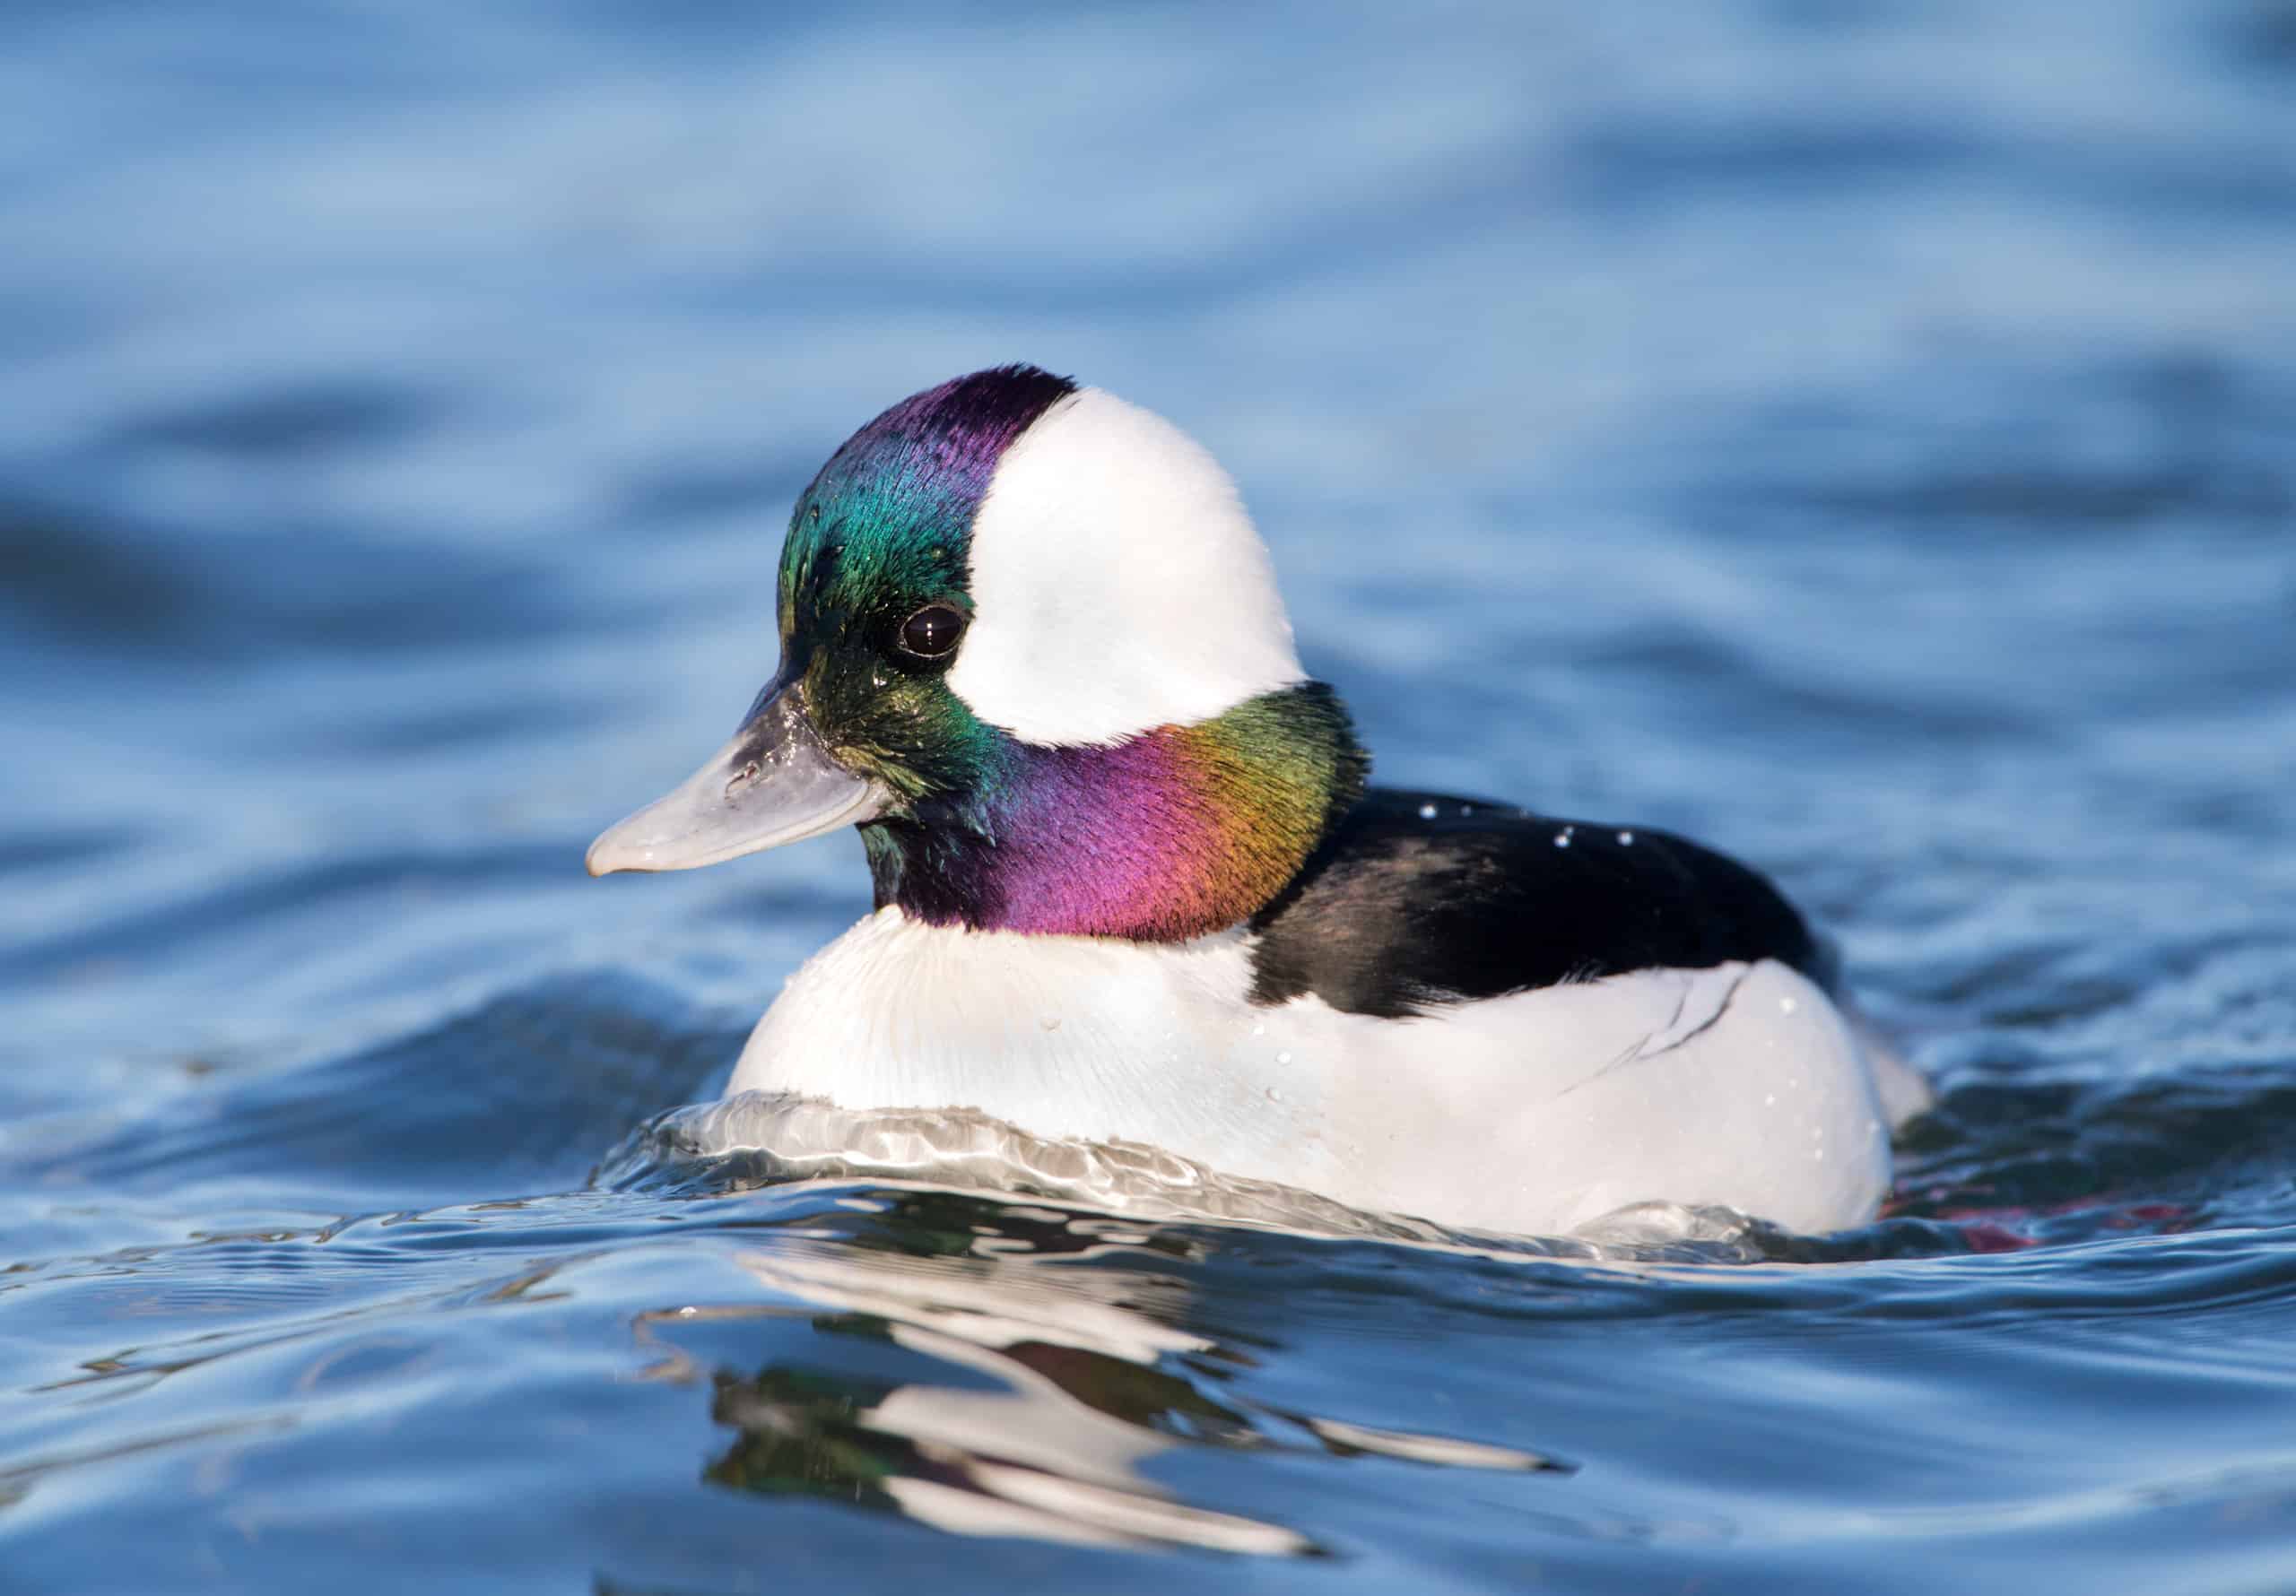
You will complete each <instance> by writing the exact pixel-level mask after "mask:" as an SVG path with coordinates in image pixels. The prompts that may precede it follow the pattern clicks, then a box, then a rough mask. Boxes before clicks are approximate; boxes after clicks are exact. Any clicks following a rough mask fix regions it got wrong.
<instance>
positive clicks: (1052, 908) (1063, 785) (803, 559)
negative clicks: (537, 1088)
mask: <svg viewBox="0 0 2296 1596" xmlns="http://www.w3.org/2000/svg"><path fill="white" fill-rule="evenodd" d="M778 596H779V603H778V629H779V633H780V645H781V663H780V667H779V669H778V671H777V672H775V673H774V676H773V679H772V680H771V681H769V682H768V683H767V684H766V686H765V688H764V690H762V691H761V692H760V693H759V694H758V696H757V698H756V701H755V702H754V703H752V705H751V707H750V709H749V712H748V714H747V715H746V716H744V719H743V722H742V724H741V728H740V729H739V730H738V731H737V732H735V734H734V737H733V740H732V741H731V742H727V743H726V746H725V747H723V748H722V749H720V750H718V752H717V753H716V754H714V755H712V756H711V757H710V759H709V763H707V764H706V765H704V766H703V767H702V768H700V770H699V771H697V772H695V773H694V775H693V776H691V778H690V779H689V780H687V781H686V782H685V784H684V785H682V786H680V787H679V788H677V789H676V790H675V791H674V792H673V793H671V794H669V795H668V796H666V797H665V798H663V799H661V800H660V801H659V802H656V803H654V804H652V805H650V806H648V808H646V809H643V810H640V811H639V812H638V813H636V814H634V815H632V816H631V817H630V818H629V819H628V820H624V821H622V823H621V824H620V825H618V826H615V827H614V828H612V829H611V830H609V831H607V832H606V833H605V834H604V836H602V837H599V838H598V839H597V841H596V842H595V843H593V844H592V845H591V846H590V852H589V869H590V872H591V873H592V874H593V875H604V874H606V873H608V872H613V871H622V870H685V869H690V868H692V867H694V866H697V865H702V864H714V863H718V862H719V861H721V860H726V859H731V858H735V857H736V856H738V855H740V854H749V853H754V852H756V851H757V850H759V849H761V848H770V847H774V846H778V845H779V844H782V843H785V842H795V841H797V840H798V839H800V838H802V837H813V836H817V835H819V834H821V833H822V832H826V831H831V830H834V829H837V828H839V827H843V826H848V825H851V826H858V827H859V828H860V829H861V836H862V840H863V842H864V844H865V846H866V848H867V851H868V856H869V864H870V870H871V872H872V874H873V876H874V879H875V884H876V897H877V903H878V906H879V907H880V908H882V907H884V906H887V905H889V904H890V905H898V906H900V908H901V909H902V910H903V911H904V912H905V913H907V914H909V915H913V916H915V917H917V918H919V919H922V920H925V921H927V922H930V923H932V924H954V925H965V926H969V927H971V928H974V929H978V930H1005V931H1020V932H1043V933H1049V934H1066V935H1093V936H1120V937H1130V938H1135V939H1137V940H1142V941H1178V940H1181V939H1185V938H1187V937H1193V936H1197V935H1201V934H1203V933H1205V932H1210V931H1214V930H1217V929H1219V928H1221V927H1222V926H1226V925H1231V924H1236V923H1237V922H1239V921H1241V920H1244V919H1247V918H1248V917H1249V916H1250V915H1252V914H1254V913H1255V912H1257V910H1258V909H1259V908H1261V907H1262V906H1265V904H1266V903H1267V902H1268V901H1269V900H1270V899H1272V898H1274V897H1275V895H1276V894H1277V893H1278V892H1279V891H1281V890H1282V889H1283V885H1284V884H1285V883H1286V882H1287V881H1289V880H1291V877H1292V875H1293V874H1295V873H1296V872H1298V870H1299V868H1300V865H1301V864H1302V863H1305V862H1306V860H1307V858H1308V856H1309V854H1310V853H1311V852H1312V851H1313V850H1314V848H1315V846H1316V845H1317V843H1318V841H1320V840H1321V839H1322V837H1324V835H1325V834H1326V832H1327V831H1328V829H1329V828H1330V827H1331V826H1332V825H1333V824H1334V823H1335V821H1336V820H1337V819H1338V818H1339V816H1340V815H1342V814H1344V812H1345V811H1346V810H1347V809H1348V808H1349V807H1350V806H1352V804H1353V802H1355V800H1356V798H1357V797H1358V796H1359V795H1360V794H1361V790H1362V785H1363V779H1364V775H1365V770H1366V762H1365V759H1364V758H1363V755H1362V753H1361V750H1360V749H1359V748H1358V746H1357V744H1356V742H1355V739H1354V735H1353V733H1352V728H1351V726H1350V724H1349V722H1348V718H1347V713H1346V711H1345V709H1344V707H1342V706H1341V705H1340V703H1339V700H1338V699H1337V698H1336V697H1335V696H1334V695H1333V694H1332V692H1331V691H1330V690H1329V689H1327V688H1326V687H1324V686H1323V685H1322V684H1320V683H1317V682H1311V681H1308V680H1307V679H1306V676H1305V674H1304V672H1302V671H1301V670H1300V662H1299V656H1298V655H1297V653H1296V652H1295V650H1294V648H1293V646H1292V640H1291V623H1290V621H1289V620H1287V619H1286V617H1285V615H1284V612H1283V601H1282V599H1281V598H1280V597H1279V596H1278V594H1277V593H1276V589H1275V577H1274V569H1273V568H1272V566H1271V564H1270V562H1269V559H1268V556H1267V551H1266V548H1265V545H1264V544H1262V542H1260V539H1259V536H1258V534H1257V532H1255V531H1254V529H1253V527H1252V525H1251V522H1250V519H1249V518H1248V516H1246V515H1245V513H1244V509H1243V506H1242V504H1241V503H1240V501H1239V499H1238V498H1237V496H1236V491H1235V488H1234V485H1233V484H1232V483H1231V481H1229V479H1228V476H1227V473H1224V472H1223V471H1222V470H1221V469H1220V467H1219V465H1218V464H1216V463H1215V462H1214V461H1213V459H1212V457H1211V456H1210V455H1208V454H1206V453H1205V451H1204V450H1203V449H1202V448H1201V447H1198V446H1197V445H1196V444H1195V443H1194V442H1192V441H1191V440H1190V439H1188V438H1187V437H1186V436H1184V435H1183V434H1182V433H1181V432H1180V431H1179V430H1178V429H1176V428H1174V427H1173V426H1172V425H1171V424H1170V422H1167V421H1163V420H1161V418H1159V417H1157V416H1154V415H1152V414H1150V413H1149V412H1146V411H1144V410H1141V409H1139V408H1137V407H1135V406H1133V405H1130V404H1126V403H1124V402H1123V401H1122V400H1120V399H1117V398H1114V397H1112V396H1111V395H1108V394H1105V393H1102V392H1100V391H1099V390H1097V389H1091V388H1079V387H1077V386H1075V385H1074V383H1071V382H1069V381H1067V380H1066V379H1065V378H1062V377H1054V376H1052V375H1050V374H1049V373H1047V372H1044V371H1039V370H1038V369H1035V368H1033V367H1029V366H1006V367H1000V368H998V369H995V370H990V371H980V372H975V373H973V374H972V375H971V376H969V377H958V378H957V379H955V380H954V381H952V382H947V383H944V384H942V385H941V386H938V387H935V388H929V389H927V390H926V391H925V392H923V393H921V394H918V395H913V396H911V397H909V398H908V399H905V400H903V401H902V402H901V403H899V404H896V405H894V406H893V407H892V408H891V410H888V411H886V412H884V413H883V415H881V416H879V417H878V418H877V419H876V420H875V421H871V422H870V423H869V424H868V425H867V426H865V427H864V428H862V429H861V430H860V431H858V432H857V433H855V434H854V435H853V436H852V437H851V438H848V439H847V440H846V442H845V444H844V446H843V447H840V448H839V450H838V451H837V453H836V454H835V455H832V456H831V459H830V462H829V464H826V465H824V466H823V467H822V470H821V473H820V474H819V475H818V476H816V477H815V478H814V479H813V483H812V485H811V486H809V487H808V488H807V489H806V490H805V491H804V494H803V495H802V496H800V497H799V499H798V500H797V506H796V511H795V513H794V514H793V515H792V516H791V517H790V522H789V531H788V535H787V540H786V541H785V542H784V543H783V545H782V550H781V568H780V584H779V595H778Z"/></svg>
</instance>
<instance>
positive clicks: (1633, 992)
mask: <svg viewBox="0 0 2296 1596" xmlns="http://www.w3.org/2000/svg"><path fill="white" fill-rule="evenodd" d="M1249 985H1250V955H1249V949H1248V943H1247V941H1245V939H1244V937H1243V936H1242V935H1240V934H1239V933H1238V932H1222V933H1221V934H1219V935H1217V936H1213V937H1208V938H1205V939H1203V940H1202V941H1196V942H1191V943H1187V944H1184V945H1181V946H1178V947H1170V948H1160V947H1151V946H1145V945H1141V944H1135V943H1127V942H1121V941H1113V940H1104V939H1091V938H1083V937H1043V936H1021V935H1017V934H1012V933H1005V932H968V931H955V930H940V929H935V928H933V927H929V926H925V925H921V924H918V923H916V922H913V921H910V920H908V919H906V918H905V917H903V916H902V915H900V912H899V911H898V910H894V909H887V910H883V911H881V912H879V913H878V914H876V915H873V916H871V917H870V918H868V919H866V920H864V921H863V922H862V923H861V924H859V925H857V926H856V927H855V928H854V929H853V930H852V931H850V932H847V933H846V935H844V936H843V937H841V938H839V940H838V941H835V942H833V943H831V945H830V946H829V947H827V948H825V949H823V950H822V951H821V952H820V953H818V954H816V955H815V956H814V957H813V959H811V960H810V961H809V962H808V963H807V964H806V965H805V966H804V968H803V969H801V970H799V971H798V972H797V974H796V976H792V977H791V979H790V982H789V985H788V987H787V990H786V991H785V992H784V993H782V995H781V997H780V999H779V1000H778V1002H775V1004H774V1005H773V1007H772V1009H771V1010H770V1011H769V1012H768V1013H767V1014H766V1016H765V1018H764V1019H762V1020H761V1021H760V1022H759V1024H758V1028H757V1030H756V1032H755V1033H754V1034H753V1035H752V1037H751V1038H750V1043H749V1046H748V1047H747V1048H746V1049H745V1050H744V1053H743V1054H742V1061H741V1063H740V1065H739V1066H738V1067H737V1068H736V1069H735V1073H734V1080H733V1083H732V1086H731V1088H730V1090H733V1091H742V1090H748V1089H760V1090H767V1091H787V1092H796V1093H799V1094H802V1095H804V1096H806V1097H817V1098H822V1099H825V1100H827V1101H829V1102H831V1103H834V1104H836V1105H838V1106H840V1107H843V1108H849V1109H890V1108H921V1109H931V1108H973V1109H978V1110H980V1111H981V1112H983V1113H985V1114H987V1115H994V1116H996V1118H998V1119H1001V1120H1004V1121H1006V1122H1009V1123H1013V1124H1014V1125H1017V1126H1019V1127H1020V1128H1022V1130H1024V1131H1027V1132H1031V1134H1033V1135H1037V1136H1041V1137H1065V1138H1077V1139H1083V1140H1088V1141H1113V1140H1124V1141H1138V1142H1146V1143H1150V1144H1152V1145H1153V1146H1155V1147H1158V1148H1162V1149H1167V1150H1169V1151H1170V1152H1174V1153H1178V1154H1179V1155H1180V1156H1181V1157H1183V1158H1193V1159H1195V1160H1196V1161H1198V1162H1199V1163H1202V1164H1205V1165H1208V1166H1210V1167H1213V1169H1216V1170H1220V1171H1222V1172H1223V1173H1225V1174H1228V1175H1242V1176H1246V1177H1248V1178H1251V1179H1256V1180H1263V1181H1274V1182H1279V1183H1281V1184H1284V1185H1288V1186H1296V1187H1300V1188H1304V1189H1305V1190H1308V1191H1310V1192H1316V1193H1321V1194H1323V1195H1325V1196H1327V1197H1331V1198H1333V1199H1335V1200H1336V1201H1341V1202H1344V1203H1348V1204H1351V1205H1352V1206H1354V1207H1357V1208H1361V1209H1369V1210H1379V1211H1383V1212H1388V1213H1402V1214H1410V1215H1414V1216H1417V1217H1419V1218H1422V1219H1431V1220H1434V1221H1436V1222H1437V1223H1439V1224H1444V1225H1453V1226H1467V1227H1479V1228H1486V1229H1492V1230H1501V1231H1509V1232H1514V1233H1517V1234H1537V1235H1560V1234H1562V1233H1565V1232H1567V1231H1570V1230H1571V1229H1573V1228H1574V1227H1578V1226H1581V1225H1584V1224H1586V1223H1587V1222H1588V1221H1590V1220H1594V1219H1599V1218H1601V1217H1602V1216H1603V1215H1605V1214H1607V1213H1610V1212H1612V1211H1613V1210H1617V1209H1620V1208H1623V1207H1625V1206H1627V1205H1629V1204H1631V1203H1638V1202H1648V1201H1668V1202H1677V1203H1684V1204H1704V1203H1718V1204H1723V1205H1726V1206H1728V1207H1731V1208H1735V1209H1740V1210H1744V1211H1746V1212H1748V1213H1752V1214H1755V1215H1758V1216H1760V1217H1761V1218H1763V1219H1770V1220H1771V1221H1773V1222H1775V1223H1778V1224H1781V1225H1786V1226H1788V1227H1793V1228H1796V1229H1800V1230H1828V1229H1834V1228H1839V1227H1842V1226H1847V1225H1855V1224H1858V1223H1862V1222H1863V1221H1865V1219H1870V1218H1872V1217H1873V1213H1874V1207H1875V1205H1876V1204H1877V1203H1878V1202H1879V1201H1880V1200H1881V1197H1882V1194H1883V1192H1884V1191H1885V1190H1886V1189H1887V1187H1888V1184H1889V1178H1890V1156H1889V1154H1890V1149H1889V1131H1888V1117H1889V1116H1888V1114H1887V1112H1886V1110H1885V1109H1884V1107H1883V1104H1882V1101H1881V1099H1880V1097H1879V1096H1878V1095H1877V1093H1876V1090H1875V1084H1874V1075H1873V1068H1872V1064H1871V1062H1870V1060H1869V1059H1868V1057H1867V1055H1866V1054H1865V1050H1864V1048H1862V1047H1861V1046H1860V1045H1859V1043H1858V1041H1857V1037H1855V1036H1854V1035H1853V1034H1852V1033H1851V1031H1850V1028H1848V1025H1846V1024H1845V1023H1844V1021H1843V1019H1842V1017H1841V1015H1840V1013H1839V1011H1837V1010H1836V1009H1835V1007H1834V1005H1833V1004H1832V1003H1831V1002H1830V1001H1829V1000H1828V999H1827V997H1826V996H1825V994H1824V993H1822V992H1821V991H1819V990H1818V988H1817V987H1815V986H1814V985H1813V984H1811V983H1810V982H1808V981H1807V980H1805V979H1804V978H1803V976H1800V975H1798V974H1796V972H1795V971H1794V970H1792V969H1789V968H1788V967H1786V966H1784V965H1781V964H1776V963H1771V962H1767V961H1765V962H1762V963H1759V964H1754V965H1737V964H1732V965H1723V966H1720V967H1717V968H1714V969H1710V970H1650V971H1645V972H1641V973H1639V974H1636V975H1631V976H1613V977H1612V978H1610V979H1608V980H1602V981H1592V982H1584V983H1578V984H1570V985H1563V986H1550V987H1544V988H1541V989H1539V990H1536V991H1533V992H1525V993H1517V994H1515V995H1513V996H1511V997H1503V998H1496V999H1492V1000H1491V1001H1489V1002H1476V1003H1465V1004H1460V1005H1457V1006H1456V1007H1452V1008H1449V1009H1445V1010H1442V1011H1438V1012H1437V1013H1435V1014H1432V1015H1430V1016H1428V1017H1426V1018H1424V1019H1402V1020H1393V1019H1366V1018H1364V1017H1362V1016H1360V1015H1352V1014H1342V1013H1339V1012H1336V1011H1334V1010H1332V1009H1331V1008H1329V1007H1328V1006H1326V1004H1324V1003H1323V1002H1319V1001H1318V1000H1315V999H1312V998H1309V999H1302V1000H1300V1001H1297V1002H1291V1003H1286V1004H1284V1005H1283V1006H1281V1007H1279V1008H1273V1009H1264V1008H1254V1007H1253V1006H1252V1005H1251V1004H1250V1003H1249V1002H1248V996H1247V994H1248V989H1249ZM920 1173H921V1172H920Z"/></svg>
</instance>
